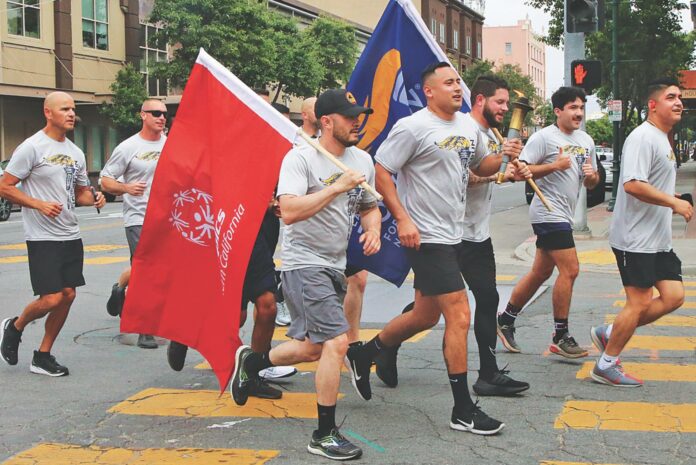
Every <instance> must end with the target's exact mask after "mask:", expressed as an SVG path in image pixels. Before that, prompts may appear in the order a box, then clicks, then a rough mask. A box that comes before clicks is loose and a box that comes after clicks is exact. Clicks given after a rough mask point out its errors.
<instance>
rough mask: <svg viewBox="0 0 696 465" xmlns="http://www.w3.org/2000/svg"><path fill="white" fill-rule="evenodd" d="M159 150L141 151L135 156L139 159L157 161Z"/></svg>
mask: <svg viewBox="0 0 696 465" xmlns="http://www.w3.org/2000/svg"><path fill="white" fill-rule="evenodd" d="M160 153H161V152H143V153H141V154H138V156H136V157H135V158H137V159H138V160H141V161H157V160H159V157H160Z"/></svg>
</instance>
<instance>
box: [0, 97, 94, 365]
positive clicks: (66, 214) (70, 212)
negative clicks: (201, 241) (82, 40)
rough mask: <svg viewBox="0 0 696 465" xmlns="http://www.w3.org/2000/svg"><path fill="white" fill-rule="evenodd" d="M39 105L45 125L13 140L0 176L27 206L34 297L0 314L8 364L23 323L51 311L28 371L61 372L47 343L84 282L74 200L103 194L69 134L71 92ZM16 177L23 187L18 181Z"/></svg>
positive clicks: (8, 194) (89, 200)
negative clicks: (6, 315) (22, 306)
mask: <svg viewBox="0 0 696 465" xmlns="http://www.w3.org/2000/svg"><path fill="white" fill-rule="evenodd" d="M43 112H44V116H45V117H46V126H45V127H44V128H43V129H41V130H40V131H38V132H37V133H36V134H34V135H33V136H31V137H29V138H28V139H26V140H25V141H24V142H22V143H21V144H20V145H19V147H17V149H16V150H15V151H14V153H13V154H12V158H11V159H10V163H9V164H8V165H7V168H6V169H5V174H4V175H3V176H2V177H0V196H2V197H5V198H6V199H8V200H9V201H10V202H12V203H14V204H18V205H21V206H22V207H24V209H23V211H22V218H23V221H24V233H25V237H26V241H27V254H28V256H29V275H30V277H31V285H32V288H33V290H34V295H36V296H38V298H37V299H36V300H34V301H33V302H31V303H30V304H29V305H28V306H27V307H26V308H25V309H24V311H23V312H22V314H21V315H19V316H18V317H17V316H16V317H10V318H5V319H4V320H2V324H0V354H1V355H2V359H3V360H4V361H5V362H7V363H8V364H9V365H16V364H17V361H18V352H19V343H20V341H21V338H22V332H23V331H24V328H25V327H26V326H27V325H28V324H29V323H31V322H32V321H34V320H38V319H41V318H43V317H44V316H47V315H48V316H47V318H46V323H45V330H44V337H43V340H42V341H41V345H40V346H39V350H36V351H34V356H33V358H32V361H31V365H30V367H29V370H30V371H31V372H32V373H36V374H40V375H47V376H66V375H68V373H69V372H68V368H67V367H65V366H63V365H61V364H60V363H58V361H57V360H56V358H55V357H54V356H53V355H51V349H52V348H53V344H54V342H55V341H56V338H57V337H58V333H59V332H60V330H61V328H62V327H63V324H64V323H65V320H66V319H67V317H68V313H69V311H70V306H71V305H72V303H73V301H74V300H75V295H76V292H75V289H76V288H77V287H78V286H83V285H84V284H85V279H84V277H83V275H82V265H83V258H84V250H83V247H82V239H81V238H80V230H79V228H78V226H77V216H76V215H75V206H76V205H78V206H81V205H94V206H96V207H97V208H101V207H103V206H104V204H105V200H104V196H103V195H102V194H101V193H100V192H95V191H94V190H93V189H92V188H91V186H90V183H89V179H88V178H87V168H86V162H85V154H84V153H83V152H82V150H80V149H79V148H78V147H77V146H76V145H75V144H73V143H72V142H71V141H70V140H69V139H67V138H66V134H67V132H68V131H72V130H73V128H74V127H75V102H74V101H73V99H72V97H70V95H68V94H66V93H65V92H53V93H51V94H49V95H48V96H47V97H46V100H45V101H44V108H43ZM20 181H21V182H22V190H21V191H20V190H19V189H17V187H16V186H17V183H19V182H20ZM8 311H9V308H8V306H7V305H5V306H3V310H2V312H8Z"/></svg>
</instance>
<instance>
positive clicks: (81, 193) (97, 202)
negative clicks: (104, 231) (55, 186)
mask: <svg viewBox="0 0 696 465" xmlns="http://www.w3.org/2000/svg"><path fill="white" fill-rule="evenodd" d="M96 196H97V198H96V199H95V198H94V194H92V189H91V188H90V186H75V203H76V204H77V205H79V206H81V207H86V206H90V205H94V206H95V207H97V208H102V207H103V206H104V205H105V204H106V199H105V198H104V194H102V193H101V192H96Z"/></svg>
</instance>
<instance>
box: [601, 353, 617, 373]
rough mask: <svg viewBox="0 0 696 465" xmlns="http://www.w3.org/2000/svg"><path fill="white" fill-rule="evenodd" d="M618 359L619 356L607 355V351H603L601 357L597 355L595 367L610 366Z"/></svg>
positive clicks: (603, 367)
mask: <svg viewBox="0 0 696 465" xmlns="http://www.w3.org/2000/svg"><path fill="white" fill-rule="evenodd" d="M618 360H619V356H618V355H617V356H616V357H614V356H613V355H607V353H606V352H605V353H603V354H602V356H601V357H599V360H597V368H599V369H600V370H606V369H607V368H609V367H612V366H614V365H616V362H617V361H618Z"/></svg>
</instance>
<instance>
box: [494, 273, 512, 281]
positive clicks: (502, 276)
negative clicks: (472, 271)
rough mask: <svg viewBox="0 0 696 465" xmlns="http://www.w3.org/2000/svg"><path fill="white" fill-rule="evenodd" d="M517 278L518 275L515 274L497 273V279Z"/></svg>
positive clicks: (509, 279) (510, 279) (508, 279)
mask: <svg viewBox="0 0 696 465" xmlns="http://www.w3.org/2000/svg"><path fill="white" fill-rule="evenodd" d="M515 279H517V275H514V274H497V275H495V280H496V281H514V280H515Z"/></svg>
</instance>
